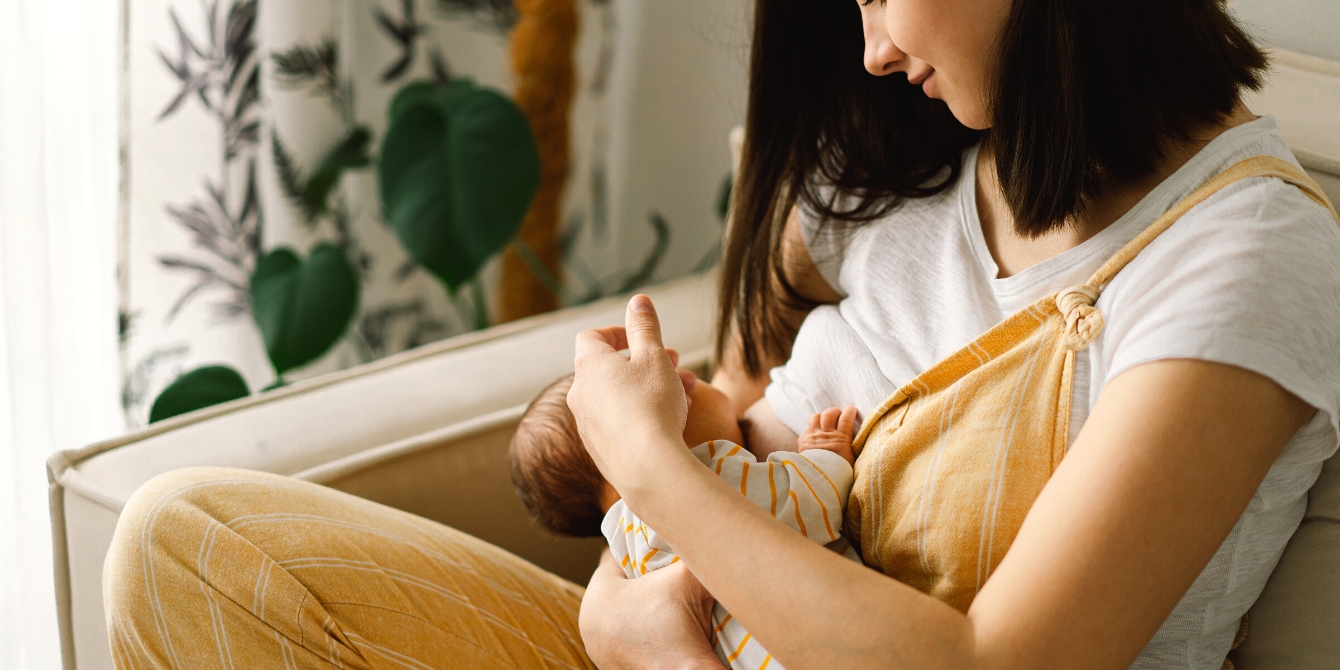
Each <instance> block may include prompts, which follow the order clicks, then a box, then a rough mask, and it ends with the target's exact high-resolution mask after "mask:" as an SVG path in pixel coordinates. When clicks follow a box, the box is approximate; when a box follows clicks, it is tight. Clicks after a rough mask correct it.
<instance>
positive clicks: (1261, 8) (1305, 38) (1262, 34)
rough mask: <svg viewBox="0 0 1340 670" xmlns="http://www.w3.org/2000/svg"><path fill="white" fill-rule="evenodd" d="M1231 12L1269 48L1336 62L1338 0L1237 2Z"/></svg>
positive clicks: (1339, 53)
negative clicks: (1278, 48)
mask: <svg viewBox="0 0 1340 670" xmlns="http://www.w3.org/2000/svg"><path fill="white" fill-rule="evenodd" d="M1232 9H1233V12H1234V13H1236V14H1237V15H1238V18H1239V19H1241V20H1242V22H1243V23H1245V24H1247V26H1248V27H1249V28H1250V29H1251V31H1252V33H1253V34H1254V35H1256V37H1257V38H1258V39H1260V40H1261V41H1262V42H1265V43H1266V44H1268V45H1270V46H1274V47H1280V48H1281V49H1288V50H1290V51H1297V52H1299V53H1304V54H1307V55H1309V56H1317V57H1318V58H1326V59H1330V60H1334V61H1340V0H1237V1H1236V2H1234V3H1233V5H1232Z"/></svg>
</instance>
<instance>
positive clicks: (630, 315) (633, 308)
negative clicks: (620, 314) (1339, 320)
mask: <svg viewBox="0 0 1340 670" xmlns="http://www.w3.org/2000/svg"><path fill="white" fill-rule="evenodd" d="M624 331H625V333H626V336H627V338H628V349H629V350H630V351H631V352H632V354H633V355H632V358H633V360H634V361H641V360H647V357H649V356H650V357H659V356H664V355H665V345H664V344H662V343H661V322H660V319H658V318H657V316H656V306H655V305H652V304H651V298H648V297H647V296H645V295H642V294H640V293H639V294H637V295H635V296H633V298H632V299H631V300H629V301H628V311H627V313H626V314H625V315H624Z"/></svg>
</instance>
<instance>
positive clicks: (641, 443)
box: [568, 295, 696, 497]
mask: <svg viewBox="0 0 1340 670" xmlns="http://www.w3.org/2000/svg"><path fill="white" fill-rule="evenodd" d="M625 324H626V325H625V326H624V327H619V326H610V327H607V328H596V329H592V330H586V331H582V332H581V333H580V334H578V335H577V356H576V360H575V368H576V377H575V378H574V379H573V382H572V388H571V390H569V391H568V407H569V408H571V409H572V413H573V416H575V417H576V419H577V429H578V431H579V432H580V433H581V435H582V442H583V443H585V445H586V449H587V451H588V452H590V454H591V458H592V459H593V460H594V461H595V463H596V466H597V467H598V468H600V472H601V473H602V474H603V475H604V476H605V479H607V480H608V481H609V482H610V483H611V484H612V485H614V488H615V489H618V490H619V492H620V493H622V494H624V496H625V497H628V495H629V492H628V491H625V486H626V485H627V484H629V483H630V482H631V481H633V480H634V479H635V474H636V473H637V472H638V466H647V467H646V468H644V469H648V470H650V469H655V468H656V462H657V461H658V459H659V458H660V457H663V456H671V455H676V454H677V455H679V456H680V457H683V458H690V457H689V456H688V452H687V450H685V449H683V441H684V440H683V432H684V423H685V420H686V418H687V415H688V399H687V395H686V392H685V388H686V386H687V385H690V384H692V383H694V382H695V381H696V379H695V378H694V377H693V374H692V373H690V372H687V371H686V372H684V373H682V374H681V373H677V372H676V371H675V364H674V359H673V356H672V355H671V353H670V352H668V351H666V349H665V346H664V345H663V344H662V343H661V327H660V322H659V321H658V320H657V318H656V311H655V308H654V307H653V306H652V304H651V299H650V298H648V297H647V296H645V295H636V296H633V298H632V300H629V301H628V311H627V313H626V315H625ZM623 349H629V350H630V356H628V357H624V356H623V355H622V354H620V353H619V352H620V351H621V350H623Z"/></svg>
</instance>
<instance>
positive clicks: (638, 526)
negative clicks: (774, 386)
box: [601, 440, 861, 670]
mask: <svg viewBox="0 0 1340 670" xmlns="http://www.w3.org/2000/svg"><path fill="white" fill-rule="evenodd" d="M692 451H693V455H695V456H697V457H698V459H699V460H701V461H702V462H703V464H704V465H706V466H707V467H709V468H711V469H712V470H713V471H715V472H716V473H717V475H718V476H719V477H721V478H722V479H724V480H726V482H727V483H729V484H730V485H731V486H732V487H734V488H735V489H736V490H738V491H739V492H740V493H741V494H742V495H744V496H745V497H746V498H749V500H750V501H752V502H753V503H754V504H755V505H758V506H759V507H761V508H763V509H765V510H768V512H769V513H770V514H772V516H774V517H776V518H777V519H778V520H779V521H781V522H782V523H785V524H786V525H788V526H790V527H791V528H794V529H795V530H796V531H797V532H799V533H800V534H802V535H804V536H805V537H807V538H809V539H811V540H813V541H815V542H818V543H819V544H823V545H827V546H828V547H829V548H830V549H832V550H833V551H836V552H837V553H839V554H842V555H844V556H846V557H847V558H850V559H852V560H854V561H857V562H860V560H861V558H860V555H859V554H857V553H856V551H855V549H853V548H852V546H851V544H850V543H849V542H847V541H846V540H845V539H843V538H842V518H843V517H842V514H843V507H844V506H845V505H846V501H847V496H848V494H849V493H850V492H851V486H852V481H853V474H852V467H851V465H849V464H848V463H847V461H846V460H845V459H843V458H842V457H841V456H838V455H837V454H834V453H832V452H830V451H824V450H822V449H810V450H807V451H806V452H805V453H803V454H797V453H791V452H778V453H774V454H771V455H770V456H768V460H766V461H764V462H762V463H759V462H758V459H757V458H755V457H754V455H753V454H751V453H749V451H748V450H746V449H744V448H743V447H741V446H739V445H737V444H733V443H731V442H727V441H724V440H717V441H713V442H706V443H704V444H701V445H699V446H697V447H694V448H693V449H692ZM601 531H602V532H603V533H604V534H605V538H606V539H607V540H609V544H610V553H612V554H613V555H614V558H615V560H617V561H619V565H621V566H623V571H624V574H626V575H628V578H629V579H634V578H637V577H640V576H642V575H645V574H647V573H648V572H652V571H654V570H657V569H659V568H663V567H665V566H667V565H670V564H671V563H674V562H676V561H678V560H679V556H678V555H677V554H675V551H674V549H672V548H671V547H670V545H669V544H667V543H666V542H665V540H664V539H662V538H661V536H660V535H657V534H656V531H655V530H652V529H651V528H650V527H648V526H647V524H645V523H643V522H642V520H641V519H639V518H638V517H637V515H636V514H634V513H633V511H632V510H630V509H628V506H627V505H625V504H624V503H623V501H622V500H620V501H619V502H617V503H615V504H614V505H613V506H611V507H610V509H609V512H607V513H606V514H605V519H604V521H603V522H602V523H601ZM712 623H713V634H712V647H713V648H714V649H715V650H716V653H717V657H718V658H720V659H721V660H722V662H724V663H725V664H726V665H729V666H730V667H731V668H733V669H734V670H763V669H764V668H767V669H769V670H783V669H782V666H781V664H780V663H778V662H776V661H774V660H773V658H772V655H771V654H769V653H768V651H767V650H766V649H764V648H763V646H762V645H761V644H759V643H758V641H757V640H755V639H754V638H753V636H751V635H750V634H749V631H747V630H745V628H744V626H742V625H740V622H739V621H736V620H735V618H734V617H732V616H731V614H730V612H727V611H726V608H724V607H722V606H721V603H717V604H716V605H715V606H714V608H713V610H712Z"/></svg>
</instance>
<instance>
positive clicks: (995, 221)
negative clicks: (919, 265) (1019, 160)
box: [976, 103, 1257, 278]
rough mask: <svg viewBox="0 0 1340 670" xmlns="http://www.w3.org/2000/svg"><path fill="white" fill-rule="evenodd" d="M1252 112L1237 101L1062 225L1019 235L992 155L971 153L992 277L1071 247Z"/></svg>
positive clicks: (1110, 221) (984, 150)
mask: <svg viewBox="0 0 1340 670" xmlns="http://www.w3.org/2000/svg"><path fill="white" fill-rule="evenodd" d="M1256 118H1257V117H1256V116H1254V115H1253V114H1252V113H1251V112H1250V111H1249V110H1248V109H1247V107H1246V106H1245V105H1243V104H1242V103H1238V105H1237V107H1235V108H1234V110H1233V112H1232V113H1230V114H1229V115H1228V116H1227V117H1225V118H1224V119H1223V120H1222V121H1220V122H1219V123H1216V124H1213V125H1211V126H1207V127H1206V128H1205V129H1204V130H1203V131H1202V132H1200V133H1197V134H1196V137H1195V138H1194V139H1193V140H1191V141H1177V142H1172V141H1170V142H1169V143H1168V144H1167V146H1166V147H1165V148H1164V157H1163V160H1162V161H1161V162H1160V163H1159V164H1158V166H1157V167H1156V168H1155V169H1154V171H1153V172H1151V173H1150V174H1149V175H1148V176H1146V177H1144V178H1141V179H1137V180H1134V181H1131V182H1125V183H1114V184H1109V185H1107V186H1106V187H1105V188H1103V191H1102V193H1101V194H1100V195H1099V196H1097V197H1095V198H1094V199H1093V200H1091V201H1090V202H1089V203H1088V206H1087V207H1086V208H1085V211H1084V212H1083V213H1082V214H1080V215H1077V216H1076V217H1075V218H1074V219H1073V220H1072V221H1071V222H1070V223H1069V224H1068V225H1066V226H1063V227H1061V228H1059V229H1057V230H1054V231H1052V232H1049V233H1047V234H1045V235H1041V236H1038V237H1027V236H1025V235H1020V234H1019V232H1018V231H1017V230H1016V229H1015V225H1014V215H1013V213H1011V212H1010V207H1009V205H1008V204H1007V203H1006V201H1005V195H1004V193H1003V192H1002V191H1001V189H1000V182H999V180H998V179H997V178H996V164H995V157H994V156H993V155H992V154H991V153H990V151H989V149H988V148H987V147H986V146H983V148H982V150H981V151H980V152H979V153H978V156H977V166H976V171H977V215H978V217H979V218H980V219H981V223H982V235H983V237H984V238H985V239H986V247H987V249H988V250H990V252H991V258H992V259H994V260H995V261H996V267H997V268H999V274H998V275H997V277H999V278H1005V277H1009V276H1012V275H1016V274H1018V273H1020V272H1023V271H1024V270H1026V269H1028V268H1030V267H1032V266H1033V265H1036V264H1038V263H1041V262H1042V261H1045V260H1047V259H1049V258H1053V257H1055V256H1059V255H1060V254H1062V253H1064V252H1066V251H1069V250H1070V249H1073V248H1075V247H1077V246H1079V245H1080V244H1082V243H1083V242H1084V241H1085V240H1087V239H1089V238H1091V237H1093V236H1094V235H1097V234H1098V233H1100V232H1102V231H1103V230H1104V229H1105V228H1107V227H1108V226H1110V225H1112V224H1113V223H1116V221H1117V219H1120V218H1121V217H1122V215H1124V214H1125V213H1126V212H1128V211H1130V209H1131V208H1132V207H1134V206H1135V205H1136V203H1139V202H1140V200H1142V199H1143V198H1144V197H1145V196H1146V195H1148V194H1149V192H1150V191H1152V190H1154V188H1155V187H1156V186H1158V185H1159V184H1161V183H1163V180H1165V179H1167V178H1168V177H1170V176H1172V174H1173V173H1174V172H1176V171H1177V170H1178V169H1179V168H1181V167H1182V166H1183V165H1185V164H1186V162H1187V161H1189V160H1191V158H1192V157H1193V156H1195V155H1196V154H1197V153H1199V152H1200V150H1201V149H1204V148H1205V145H1207V144H1209V143H1210V141H1212V140H1213V139H1214V138H1216V137H1218V136H1219V135H1221V134H1223V133H1224V132H1225V131H1227V130H1228V129H1230V128H1234V127H1236V126H1240V125H1242V124H1244V123H1250V122H1251V121H1253V120H1255V119H1256Z"/></svg>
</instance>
